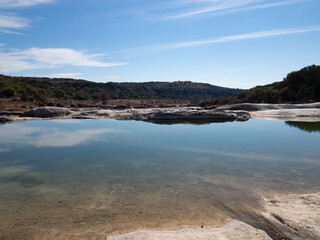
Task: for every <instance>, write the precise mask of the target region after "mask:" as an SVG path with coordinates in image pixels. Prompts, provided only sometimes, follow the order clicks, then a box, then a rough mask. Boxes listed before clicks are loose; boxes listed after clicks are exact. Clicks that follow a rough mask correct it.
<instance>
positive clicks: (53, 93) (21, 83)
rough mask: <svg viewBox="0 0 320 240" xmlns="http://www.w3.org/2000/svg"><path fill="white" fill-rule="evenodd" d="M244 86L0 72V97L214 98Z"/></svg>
mask: <svg viewBox="0 0 320 240" xmlns="http://www.w3.org/2000/svg"><path fill="white" fill-rule="evenodd" d="M242 91H243V90H240V89H232V88H224V87H218V86H214V85H210V84H204V83H193V82H189V81H187V82H186V81H177V82H145V83H114V82H108V83H96V82H90V81H85V80H76V79H50V78H33V77H10V76H5V75H0V97H1V98H12V99H18V100H22V101H25V102H28V101H29V102H30V101H31V102H32V101H38V102H43V103H45V102H47V101H49V100H50V101H51V100H52V99H56V100H79V101H86V100H94V101H106V100H111V99H182V100H190V99H193V98H194V99H199V100H204V99H213V98H225V97H230V96H235V95H238V94H239V93H241V92H242Z"/></svg>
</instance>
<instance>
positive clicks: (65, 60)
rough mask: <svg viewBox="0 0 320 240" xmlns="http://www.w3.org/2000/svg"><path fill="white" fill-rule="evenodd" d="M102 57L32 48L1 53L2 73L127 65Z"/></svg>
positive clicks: (56, 49)
mask: <svg viewBox="0 0 320 240" xmlns="http://www.w3.org/2000/svg"><path fill="white" fill-rule="evenodd" d="M100 56H101V55H99V54H88V53H85V52H80V51H76V50H73V49H69V48H43V49H41V48H30V49H27V50H24V51H17V50H15V51H10V52H0V72H3V73H12V72H19V71H23V70H31V69H45V68H58V67H62V66H75V67H116V66H121V65H125V64H127V63H119V62H103V61H101V60H99V58H100Z"/></svg>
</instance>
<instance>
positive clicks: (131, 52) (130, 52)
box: [118, 25, 320, 57]
mask: <svg viewBox="0 0 320 240" xmlns="http://www.w3.org/2000/svg"><path fill="white" fill-rule="evenodd" d="M315 31H320V25H317V26H308V27H301V28H287V29H276V30H270V31H260V32H253V33H247V34H240V35H232V36H225V37H218V38H212V39H205V40H198V41H190V42H179V43H168V44H161V45H153V46H143V47H135V48H127V49H122V50H119V51H118V53H122V54H126V55H127V56H130V57H132V56H143V55H149V54H152V53H155V52H159V51H164V50H172V49H179V48H188V47H195V46H201V45H208V44H216V43H223V42H232V41H240V40H249V39H258V38H266V37H275V36H282V35H290V34H299V33H306V32H315Z"/></svg>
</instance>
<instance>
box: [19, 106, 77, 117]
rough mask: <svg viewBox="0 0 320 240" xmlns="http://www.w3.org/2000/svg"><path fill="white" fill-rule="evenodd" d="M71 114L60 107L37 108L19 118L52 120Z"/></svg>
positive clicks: (68, 110)
mask: <svg viewBox="0 0 320 240" xmlns="http://www.w3.org/2000/svg"><path fill="white" fill-rule="evenodd" d="M69 114H71V111H70V109H68V108H62V107H39V108H34V109H32V110H30V111H27V112H25V113H23V114H22V115H21V116H20V117H36V118H53V117H64V116H67V115H69Z"/></svg>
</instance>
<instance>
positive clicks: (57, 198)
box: [0, 119, 320, 239]
mask: <svg viewBox="0 0 320 240" xmlns="http://www.w3.org/2000/svg"><path fill="white" fill-rule="evenodd" d="M319 172H320V134H319V123H301V122H300V123H299V122H282V121H268V120H254V119H252V120H250V121H247V122H230V123H212V124H205V125H191V124H176V125H160V124H159V125H157V124H152V123H145V122H136V121H114V120H52V121H27V122H17V123H13V124H5V125H1V126H0V239H103V237H104V236H106V235H108V234H109V233H113V232H116V231H118V232H119V231H128V230H132V229H136V228H142V227H143V228H171V227H176V226H182V225H195V226H201V225H212V224H218V223H221V222H223V221H224V220H225V219H226V218H230V217H231V218H237V219H240V220H243V221H245V222H248V223H250V224H252V225H254V226H258V227H259V222H258V221H257V219H256V217H255V214H254V212H255V211H256V209H260V208H261V206H260V202H259V199H260V198H261V196H266V195H268V194H272V193H274V192H281V193H285V192H301V193H307V192H317V191H319V190H320V186H319V182H320V174H319ZM260 227H261V226H260Z"/></svg>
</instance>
